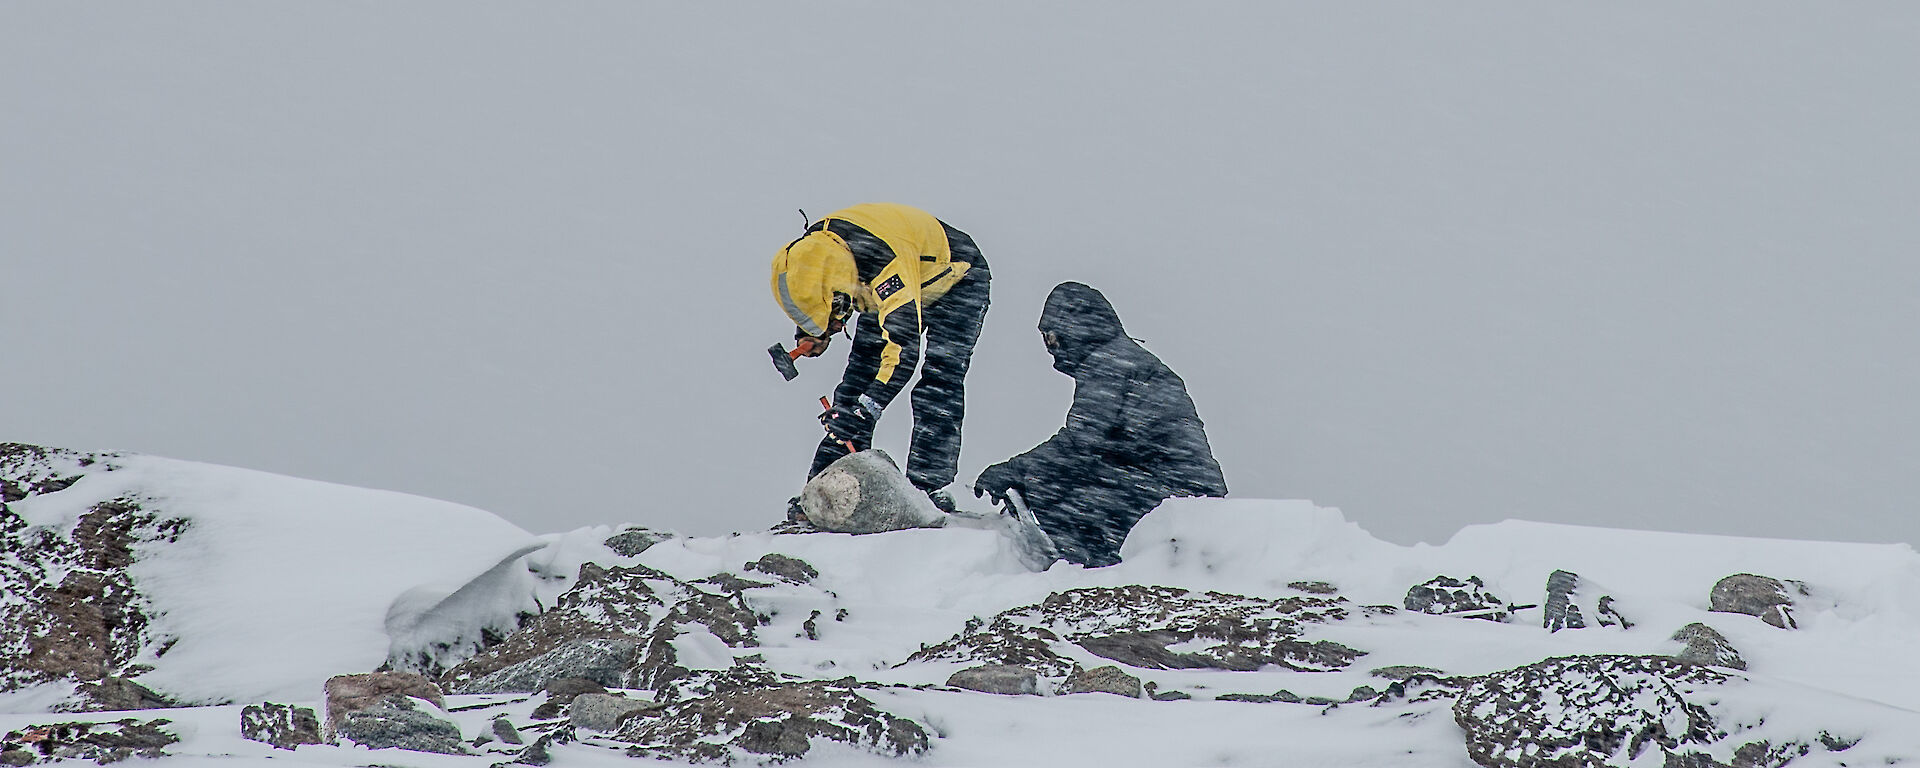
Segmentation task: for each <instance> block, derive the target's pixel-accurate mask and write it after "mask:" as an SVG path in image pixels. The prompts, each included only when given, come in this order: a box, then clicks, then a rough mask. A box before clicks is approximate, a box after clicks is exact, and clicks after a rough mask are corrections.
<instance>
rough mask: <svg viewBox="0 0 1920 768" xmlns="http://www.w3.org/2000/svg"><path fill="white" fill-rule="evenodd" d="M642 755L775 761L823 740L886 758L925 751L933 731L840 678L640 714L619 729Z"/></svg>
mask: <svg viewBox="0 0 1920 768" xmlns="http://www.w3.org/2000/svg"><path fill="white" fill-rule="evenodd" d="M615 738H616V739H618V740H620V741H624V742H627V743H630V744H633V745H634V746H633V747H632V748H631V749H630V750H628V751H629V754H632V755H634V756H636V757H651V758H660V759H674V760H688V761H692V762H701V763H713V762H721V763H729V764H731V763H733V762H736V761H745V762H755V763H770V762H780V761H784V760H789V759H793V758H798V757H801V756H804V755H806V754H807V752H808V751H809V750H810V749H811V748H812V747H813V745H814V743H815V742H816V741H819V740H827V741H834V742H839V743H841V744H846V745H849V746H852V747H856V748H859V749H863V750H866V751H869V752H873V753H876V754H880V755H884V756H888V757H905V756H910V755H917V754H920V753H923V752H925V751H926V750H927V732H926V730H925V729H923V728H921V727H920V726H919V725H918V724H916V723H914V722H913V721H911V720H907V719H904V718H900V717H895V716H893V715H891V714H888V713H886V712H884V711H881V710H880V709H879V708H878V707H876V706H874V704H873V702H871V701H868V700H867V699H866V698H864V697H862V696H860V695H859V694H858V693H856V692H854V690H852V689H850V688H847V687H844V686H841V685H839V684H835V683H826V682H811V683H793V684H788V685H781V686H776V687H771V688H751V689H743V690H735V691H727V692H723V693H719V694H715V695H713V696H708V697H702V698H698V699H690V700H687V701H682V702H678V703H675V704H671V705H669V706H668V707H666V708H665V709H663V710H661V711H660V712H659V713H656V714H653V715H650V716H647V717H641V718H634V719H631V720H629V721H628V722H627V725H626V726H625V727H623V728H621V729H620V731H619V732H618V733H617V734H615Z"/></svg>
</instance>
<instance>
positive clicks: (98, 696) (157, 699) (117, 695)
mask: <svg viewBox="0 0 1920 768" xmlns="http://www.w3.org/2000/svg"><path fill="white" fill-rule="evenodd" d="M78 693H79V694H80V698H81V700H82V701H83V702H84V703H83V704H82V707H81V708H82V709H85V710H87V711H97V712H122V711H127V710H136V709H166V708H168V707H174V706H178V705H177V704H175V703H174V702H173V701H172V700H170V699H168V698H167V697H165V696H162V695H160V694H158V693H154V692H153V690H152V689H149V688H147V687H146V686H144V685H141V684H139V683H136V682H134V681H132V680H128V679H126V678H124V677H113V676H111V675H109V676H107V677H105V678H102V679H101V680H100V682H97V683H81V684H80V687H79V688H78Z"/></svg>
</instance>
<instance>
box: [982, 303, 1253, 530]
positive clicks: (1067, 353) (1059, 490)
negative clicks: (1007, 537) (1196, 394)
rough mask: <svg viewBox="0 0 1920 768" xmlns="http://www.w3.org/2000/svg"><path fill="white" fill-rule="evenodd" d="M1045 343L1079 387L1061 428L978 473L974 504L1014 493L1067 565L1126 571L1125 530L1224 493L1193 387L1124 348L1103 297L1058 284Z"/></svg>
mask: <svg viewBox="0 0 1920 768" xmlns="http://www.w3.org/2000/svg"><path fill="white" fill-rule="evenodd" d="M1040 337H1041V339H1042V341H1044V342H1045V343H1046V345H1047V352H1048V353H1050V354H1052V355H1053V367H1054V369H1055V370H1058V371H1060V372H1061V373H1064V374H1066V375H1068V376H1072V377H1073V382H1074V385H1073V406H1072V407H1071V408H1070V409H1068V411H1067V423H1066V426H1063V427H1061V428H1060V431H1059V432H1056V433H1054V435H1053V437H1051V438H1048V439H1047V441H1046V442H1044V443H1041V444H1040V445H1038V446H1035V447H1034V448H1033V450H1030V451H1027V452H1026V453H1022V454H1020V455H1018V456H1015V457H1013V458H1011V459H1008V460H1006V461H1004V462H1001V463H999V464H995V465H993V466H991V467H988V468H987V470H986V471H984V472H981V473H980V477H979V478H978V479H977V480H975V481H974V483H973V493H974V495H975V496H980V495H983V494H985V495H990V496H992V497H993V498H994V499H995V500H996V501H997V500H1001V499H1004V498H1005V496H1006V492H1007V489H1009V488H1011V489H1015V490H1018V491H1019V492H1020V495H1021V496H1022V497H1024V498H1025V499H1026V501H1027V503H1028V505H1030V506H1031V507H1032V508H1033V514H1034V516H1035V517H1037V518H1039V520H1040V527H1041V528H1043V529H1045V530H1046V532H1047V535H1048V536H1050V537H1051V538H1052V539H1053V542H1054V545H1055V546H1056V547H1058V548H1059V550H1060V555H1061V557H1064V558H1066V559H1067V560H1070V561H1073V562H1076V563H1081V564H1083V565H1087V566H1090V567H1099V566H1104V565H1113V564H1114V563H1117V562H1120V544H1121V542H1123V541H1126V538H1127V532H1128V531H1130V530H1132V529H1133V524H1134V523H1136V522H1139V520H1140V518H1141V517H1143V516H1145V515H1146V514H1147V513H1148V512H1150V511H1152V510H1153V508H1154V507H1156V506H1159V504H1160V502H1162V501H1164V500H1166V499H1167V498H1169V497H1173V496H1225V495H1226V493H1227V481H1226V478H1225V477H1223V476H1222V475H1221V474H1220V463H1219V462H1217V461H1215V460H1214V458H1213V450H1212V448H1211V447H1209V446H1208V444H1207V433H1206V430H1205V428H1204V425H1202V424H1201V423H1200V415H1199V413H1198V412H1197V411H1196V410H1195V409H1194V407H1193V398H1191V397H1189V396H1188V395H1187V386H1186V382H1183V381H1181V380H1180V377H1179V376H1178V375H1176V374H1175V373H1174V372H1173V370H1172V369H1170V368H1168V367H1167V365H1166V364H1165V363H1162V362H1160V358H1158V357H1155V356H1154V355H1153V353H1151V352H1148V351H1147V350H1146V349H1145V348H1143V347H1141V346H1140V344H1139V343H1138V342H1135V341H1134V340H1133V339H1131V338H1128V336H1127V333H1126V329H1125V328H1122V327H1121V325H1120V315H1119V314H1117V313H1115V312H1114V311H1113V305H1112V304H1110V303H1108V302H1107V297H1105V296H1103V295H1101V294H1100V292H1099V291H1097V290H1094V289H1093V288H1091V287H1089V286H1087V285H1083V284H1081V283H1061V284H1059V285H1057V286H1054V289H1053V293H1052V294H1050V295H1048V296H1047V306H1046V309H1045V310H1044V311H1042V312H1041V313H1040Z"/></svg>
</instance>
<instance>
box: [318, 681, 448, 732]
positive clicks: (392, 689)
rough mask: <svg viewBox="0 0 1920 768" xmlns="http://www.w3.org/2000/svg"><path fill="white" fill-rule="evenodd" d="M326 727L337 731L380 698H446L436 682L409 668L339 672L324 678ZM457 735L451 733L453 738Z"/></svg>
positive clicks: (439, 701) (437, 700)
mask: <svg viewBox="0 0 1920 768" xmlns="http://www.w3.org/2000/svg"><path fill="white" fill-rule="evenodd" d="M325 690H326V695H327V730H326V733H327V734H329V735H331V734H337V733H339V728H340V725H341V723H343V722H345V721H346V717H347V716H348V715H350V714H353V713H355V712H359V711H361V710H364V709H369V708H372V707H374V706H377V705H379V704H381V703H382V702H388V701H396V700H405V699H408V698H415V699H422V700H425V701H428V702H431V703H432V704H433V705H434V706H436V707H445V706H446V700H445V699H444V698H443V697H442V696H441V694H440V688H439V686H436V685H434V684H433V683H432V682H431V681H429V680H427V679H426V678H424V677H421V676H419V675H416V674H413V673H410V672H372V673H368V674H364V675H339V676H336V677H331V678H328V679H327V683H326V686H325ZM458 739H459V735H458V734H455V740H456V741H457V740H458Z"/></svg>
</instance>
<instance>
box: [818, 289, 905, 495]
mask: <svg viewBox="0 0 1920 768" xmlns="http://www.w3.org/2000/svg"><path fill="white" fill-rule="evenodd" d="M886 343H887V342H886V339H884V338H882V337H881V336H880V322H879V321H878V320H875V319H874V315H873V313H872V312H862V313H860V316H859V317H858V318H857V319H856V320H855V321H854V326H853V350H852V351H851V352H849V353H848V354H847V370H846V373H843V374H841V376H840V386H838V387H835V388H834V390H833V404H834V405H852V404H853V403H854V401H855V400H856V399H857V398H859V397H860V393H862V392H865V391H866V388H867V384H869V383H871V382H872V381H873V377H874V376H876V375H878V374H879V372H880V351H881V349H883V348H884V347H885V346H886ZM879 416H880V415H879V414H877V413H876V414H874V418H875V419H876V420H877V419H878V418H879ZM853 447H854V448H855V449H856V450H862V451H864V450H866V449H868V448H871V447H873V432H872V431H871V430H868V432H867V433H866V434H865V435H862V436H859V437H856V438H855V439H854V440H853ZM845 455H847V447H846V446H844V445H841V444H840V441H838V440H835V439H833V436H832V435H828V436H826V437H823V438H821V439H820V447H819V448H817V449H815V450H814V452H813V466H812V467H811V468H809V469H808V470H807V478H808V479H812V478H813V476H814V475H817V474H820V470H823V469H826V468H827V465H828V464H832V463H833V462H835V461H837V460H839V459H840V457H842V456H845Z"/></svg>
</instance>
